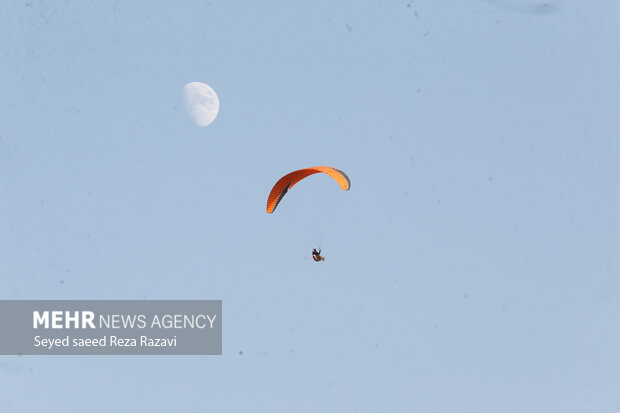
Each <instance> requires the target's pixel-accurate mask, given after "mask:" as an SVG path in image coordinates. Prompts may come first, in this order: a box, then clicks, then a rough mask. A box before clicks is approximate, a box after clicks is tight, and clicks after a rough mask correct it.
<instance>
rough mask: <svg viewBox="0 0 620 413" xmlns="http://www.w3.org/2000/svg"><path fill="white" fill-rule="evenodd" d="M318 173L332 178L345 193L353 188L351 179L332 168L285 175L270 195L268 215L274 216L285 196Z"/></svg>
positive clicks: (311, 169)
mask: <svg viewBox="0 0 620 413" xmlns="http://www.w3.org/2000/svg"><path fill="white" fill-rule="evenodd" d="M317 173H324V174H327V175H329V176H331V177H332V178H333V179H334V180H335V181H336V182H338V185H340V188H342V190H343V191H348V190H349V189H350V188H351V181H350V180H349V177H348V176H347V174H345V173H344V172H342V171H341V170H339V169H336V168H332V167H330V166H315V167H313V168H304V169H299V170H297V171H294V172H291V173H289V174H287V175H284V176H283V177H282V178H280V180H278V182H276V184H275V185H274V186H273V188H272V189H271V193H270V194H269V198H267V213H268V214H272V213H273V211H275V210H276V207H277V206H278V204H279V203H280V201H281V200H282V198H283V197H284V195H286V193H287V192H288V191H289V189H291V188H292V187H293V186H295V184H296V183H297V182H299V181H301V180H302V179H304V178H306V177H308V176H310V175H314V174H317Z"/></svg>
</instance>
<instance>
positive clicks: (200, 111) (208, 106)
mask: <svg viewBox="0 0 620 413" xmlns="http://www.w3.org/2000/svg"><path fill="white" fill-rule="evenodd" d="M183 97H184V99H185V109H187V112H188V113H189V116H190V118H192V121H193V122H194V123H195V124H196V125H198V126H201V127H204V126H208V125H210V124H211V123H212V122H213V121H214V120H215V118H216V117H217V114H218V113H219V111H220V100H219V99H218V97H217V94H216V93H215V90H213V89H212V88H211V86H209V85H207V84H204V83H202V82H190V83H188V84H186V85H185V86H184V87H183Z"/></svg>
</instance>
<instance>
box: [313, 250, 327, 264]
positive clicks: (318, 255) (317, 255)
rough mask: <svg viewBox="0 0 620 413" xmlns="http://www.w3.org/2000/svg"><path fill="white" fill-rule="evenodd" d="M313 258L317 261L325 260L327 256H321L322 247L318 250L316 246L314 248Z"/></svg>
mask: <svg viewBox="0 0 620 413" xmlns="http://www.w3.org/2000/svg"><path fill="white" fill-rule="evenodd" d="M312 259H313V260H314V261H316V262H319V261H325V257H321V249H320V248H319V250H318V251H317V250H316V248H315V249H313V250H312Z"/></svg>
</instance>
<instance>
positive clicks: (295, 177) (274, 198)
mask: <svg viewBox="0 0 620 413" xmlns="http://www.w3.org/2000/svg"><path fill="white" fill-rule="evenodd" d="M317 173H324V174H327V175H329V176H330V177H331V178H333V179H334V180H335V181H336V182H337V183H338V185H340V188H342V190H343V191H348V190H349V189H350V188H351V181H350V180H349V177H348V176H347V174H345V173H344V172H342V171H341V170H340V169H336V168H332V167H330V166H315V167H313V168H304V169H299V170H297V171H294V172H291V173H289V174H286V175H284V176H283V177H282V178H280V179H279V180H278V182H276V184H275V185H274V186H273V188H272V189H271V192H270V193H269V197H268V198H267V213H268V214H273V212H274V211H275V210H276V208H277V206H278V204H279V203H280V201H282V198H284V195H286V193H287V192H288V191H289V190H290V189H291V188H292V187H293V186H295V184H296V183H297V182H299V181H301V180H302V179H304V178H307V177H308V176H310V175H314V174H317ZM312 259H313V260H314V261H315V262H321V261H325V257H323V256H321V248H319V249H318V251H317V249H316V248H314V249H313V250H312Z"/></svg>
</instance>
